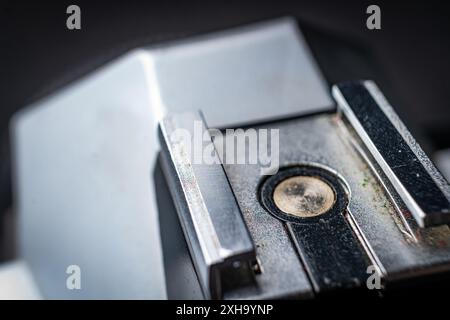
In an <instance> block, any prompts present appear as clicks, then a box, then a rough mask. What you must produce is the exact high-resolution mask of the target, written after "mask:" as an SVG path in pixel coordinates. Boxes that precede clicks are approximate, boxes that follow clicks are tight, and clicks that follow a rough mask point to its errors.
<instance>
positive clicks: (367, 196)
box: [225, 114, 450, 286]
mask: <svg viewBox="0 0 450 320" xmlns="http://www.w3.org/2000/svg"><path fill="white" fill-rule="evenodd" d="M257 128H258V127H257ZM259 128H266V129H270V128H278V129H279V130H280V143H279V145H280V166H286V165H292V164H298V163H311V162H313V163H318V164H322V165H326V166H328V167H330V168H332V169H334V170H336V171H337V172H338V173H339V174H341V175H342V177H343V178H344V179H345V181H346V182H347V183H348V186H349V188H350V192H351V196H350V203H349V213H350V216H351V217H352V218H353V221H352V222H354V229H359V231H360V232H361V234H359V238H360V240H361V241H363V242H364V245H365V249H366V252H368V253H369V257H370V258H371V260H372V263H374V264H376V265H377V266H378V268H379V270H380V272H382V274H383V275H384V277H385V279H386V280H388V281H389V280H394V279H399V278H404V277H409V276H414V275H420V274H426V273H430V272H434V271H437V270H448V269H450V229H449V227H448V226H446V225H445V226H441V227H433V228H428V229H420V228H417V225H414V221H411V217H409V216H408V215H407V212H406V211H405V215H406V218H403V217H402V216H401V215H400V214H399V212H400V211H401V210H405V207H404V205H403V204H402V203H401V201H400V200H399V198H398V197H397V196H396V195H395V193H393V192H394V191H393V190H392V189H389V191H390V192H391V195H392V196H389V194H388V193H387V191H386V190H387V189H385V188H384V187H383V184H382V183H380V181H379V180H378V176H377V174H374V172H375V171H372V170H371V169H370V167H369V166H368V165H367V163H366V162H365V160H363V157H362V155H361V154H360V153H359V152H358V146H357V142H356V140H355V137H354V136H353V134H352V133H351V132H350V131H348V130H347V127H345V125H344V123H343V122H342V120H341V119H340V118H338V116H336V115H330V114H323V115H316V116H310V117H305V118H298V119H294V120H289V121H281V122H275V123H271V124H268V125H264V126H261V127H259ZM225 169H226V172H227V174H228V178H229V181H230V183H231V185H232V188H233V190H234V192H235V195H236V198H237V200H238V203H239V205H240V207H241V210H242V212H243V215H244V218H245V220H246V222H247V224H248V226H249V229H250V232H251V234H252V236H253V238H254V240H255V243H256V244H257V254H258V255H259V254H265V252H264V248H261V246H267V245H272V244H273V243H274V242H281V243H283V246H285V248H286V251H285V252H281V253H277V254H275V255H274V256H273V257H270V258H268V260H267V261H266V263H267V265H265V263H264V262H262V268H263V270H264V269H267V271H268V272H273V271H275V270H278V269H282V268H283V267H284V265H285V264H286V263H295V262H293V261H292V260H294V259H293V257H294V256H295V254H294V253H293V250H292V249H291V244H290V240H289V238H288V236H287V232H286V230H285V229H284V228H282V227H281V224H280V222H279V221H278V220H276V219H275V218H273V217H272V216H271V215H270V214H269V213H268V212H266V211H265V209H264V208H263V207H262V206H261V205H260V203H259V202H258V201H257V189H258V184H259V182H260V179H261V178H262V177H261V176H259V172H260V170H259V169H260V167H259V165H250V166H249V165H246V166H244V165H225ZM374 170H377V168H376V167H374ZM392 198H394V199H396V201H397V202H398V204H397V206H395V204H394V202H393V201H392ZM285 258H286V259H288V260H290V261H289V262H288V261H284V260H283V259H285ZM295 259H297V257H295ZM291 276H292V277H294V278H295V276H296V275H292V274H291ZM281 285H283V284H280V286H281Z"/></svg>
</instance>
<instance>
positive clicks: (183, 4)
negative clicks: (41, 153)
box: [0, 0, 450, 215]
mask: <svg viewBox="0 0 450 320" xmlns="http://www.w3.org/2000/svg"><path fill="white" fill-rule="evenodd" d="M70 4H77V5H79V6H80V8H81V21H82V22H81V23H82V29H81V30H79V31H70V30H68V29H67V28H66V19H67V14H66V8H67V6H68V5H70ZM369 4H378V5H379V6H380V7H381V20H382V30H375V31H371V30H368V29H367V28H366V26H365V24H366V18H367V14H366V13H365V11H366V8H367V6H368V5H369ZM449 10H450V5H448V4H446V2H445V1H442V2H438V1H419V2H416V1H392V0H391V1H373V2H367V1H336V0H335V1H320V0H315V1H267V0H260V1H245V0H241V1H178V2H174V1H122V2H119V1H75V0H73V1H1V2H0V134H1V139H2V145H1V150H0V212H1V211H4V210H5V209H6V208H8V207H10V204H11V193H10V169H9V168H10V161H9V145H8V140H9V139H8V128H7V127H8V121H9V118H10V116H11V115H12V114H13V113H14V112H15V111H17V110H18V109H20V108H22V107H24V106H26V105H27V104H29V103H31V102H33V101H35V100H37V99H39V98H41V97H43V96H45V95H47V94H50V93H51V92H53V91H55V90H57V89H58V88H60V87H62V86H64V85H65V84H67V83H70V82H72V81H74V80H76V79H77V78H80V77H82V76H84V75H86V74H88V73H89V72H91V71H92V70H94V69H96V68H98V67H99V66H101V65H103V64H105V63H106V62H108V61H110V60H112V59H114V58H116V57H118V56H120V55H121V54H123V53H125V52H126V51H128V50H130V49H132V48H135V47H139V46H144V45H149V44H155V43H159V42H164V41H170V40H174V39H179V38H183V37H187V36H190V35H196V34H202V33H207V32H210V31H214V30H220V29H224V28H228V27H233V26H238V25H242V24H246V23H250V22H256V21H260V20H264V19H269V18H274V17H279V16H283V15H290V16H294V17H296V18H297V20H298V22H299V25H300V27H301V28H302V31H303V32H304V34H305V36H306V38H307V41H308V43H309V45H310V46H311V48H312V51H313V53H314V55H315V56H316V59H317V60H318V62H319V65H320V67H321V69H322V71H323V73H324V74H325V76H326V78H327V81H328V82H329V83H333V82H337V81H342V80H350V79H358V78H372V79H374V80H376V82H377V83H378V84H379V86H380V87H381V88H382V90H383V91H384V92H385V94H386V96H387V98H388V100H390V102H391V103H392V104H393V105H394V107H395V109H396V110H397V112H398V113H399V114H400V116H401V117H402V118H403V119H404V120H405V122H406V124H407V126H409V127H410V129H411V130H412V132H413V134H414V135H415V136H416V137H417V138H418V140H419V142H420V143H421V144H422V145H423V147H424V149H425V150H426V152H427V153H429V154H430V155H431V154H432V152H433V151H435V150H437V149H441V148H446V147H450V102H449V101H450V82H449V80H448V75H449V74H450V19H449V18H450V11H449ZM0 215H1V214H0Z"/></svg>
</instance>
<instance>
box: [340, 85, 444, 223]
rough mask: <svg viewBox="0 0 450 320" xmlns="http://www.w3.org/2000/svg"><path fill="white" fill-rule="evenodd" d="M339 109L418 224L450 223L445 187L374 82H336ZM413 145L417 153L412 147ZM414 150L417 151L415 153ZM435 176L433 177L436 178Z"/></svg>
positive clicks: (442, 180) (440, 177)
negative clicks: (338, 83)
mask: <svg viewBox="0 0 450 320" xmlns="http://www.w3.org/2000/svg"><path fill="white" fill-rule="evenodd" d="M333 95H334V97H335V99H336V101H337V102H338V108H339V110H340V111H341V112H342V113H343V115H344V116H345V118H346V119H347V120H348V121H349V123H350V124H351V126H352V127H353V128H354V130H355V131H356V133H357V134H358V135H359V137H360V138H361V141H362V142H363V144H364V146H365V147H366V148H367V150H368V151H369V152H370V153H371V155H372V156H373V157H374V159H375V160H376V161H377V163H378V164H379V166H380V167H381V168H382V170H383V172H384V174H385V175H386V176H387V177H388V179H389V182H390V183H391V184H392V185H393V186H394V188H395V190H396V191H397V193H398V194H399V195H400V197H401V198H402V200H403V201H404V203H405V204H406V205H407V207H408V209H409V211H410V212H411V214H412V215H413V216H414V218H415V219H416V220H417V222H418V224H419V225H420V226H421V227H426V226H427V227H428V226H432V225H441V224H446V223H449V222H450V200H449V199H450V197H448V194H447V195H446V194H445V193H444V192H445V191H444V188H445V189H447V190H448V189H449V186H448V183H446V182H445V181H444V179H443V178H442V176H440V174H439V173H438V171H437V170H436V168H435V167H434V165H433V164H432V163H431V162H430V161H429V160H428V158H427V157H426V156H425V154H424V153H423V151H422V150H421V148H420V147H419V146H418V145H417V143H416V142H415V141H414V139H413V138H412V137H411V135H410V134H409V132H408V131H407V129H406V127H405V126H404V125H403V123H402V122H401V121H400V120H399V119H398V117H397V116H396V115H395V113H394V112H393V111H392V107H391V106H389V104H388V103H387V102H386V100H385V98H384V97H383V95H382V94H381V92H380V91H379V90H378V88H377V87H376V85H375V84H374V83H373V82H367V81H366V82H356V83H347V84H342V85H336V86H334V87H333ZM414 150H415V151H416V152H414ZM416 153H417V154H416ZM435 178H436V179H435Z"/></svg>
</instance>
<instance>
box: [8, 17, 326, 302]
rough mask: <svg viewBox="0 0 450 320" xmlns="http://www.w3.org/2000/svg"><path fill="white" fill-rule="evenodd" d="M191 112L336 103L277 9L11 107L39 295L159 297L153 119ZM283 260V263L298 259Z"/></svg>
mask: <svg viewBox="0 0 450 320" xmlns="http://www.w3.org/2000/svg"><path fill="white" fill-rule="evenodd" d="M273 106H276V107H273ZM197 109H202V110H203V112H204V113H205V116H206V120H207V121H208V123H209V125H211V126H212V127H223V126H228V125H233V124H237V123H254V122H256V121H259V120H267V121H268V120H273V119H275V118H279V117H289V116H292V115H298V114H305V113H311V112H317V111H322V110H327V111H329V110H332V109H333V101H332V99H331V96H330V94H329V90H328V88H327V87H326V85H325V84H324V80H323V77H322V75H321V74H320V71H319V70H318V68H317V66H316V64H315V62H314V60H313V58H312V57H311V54H310V52H309V49H308V47H307V44H306V43H305V41H304V39H303V36H302V35H301V33H300V32H299V30H298V29H297V26H296V22H295V20H294V19H290V18H284V19H279V20H275V21H270V22H266V23H261V24H255V25H252V26H249V27H243V28H236V29H234V30H231V31H228V32H221V33H217V34H213V35H209V36H203V37H197V38H195V39H187V40H185V41H181V42H176V43H169V44H165V45H163V46H159V47H154V48H146V49H140V50H136V51H133V52H130V53H128V54H126V55H125V56H124V57H122V58H121V59H118V60H116V61H113V62H111V63H109V64H108V65H106V66H104V67H103V68H101V69H99V70H97V71H96V72H95V73H93V74H92V75H89V76H87V77H84V78H82V79H80V80H79V81H77V82H76V83H74V84H73V85H70V86H68V87H66V88H64V89H63V90H61V91H59V92H58V93H56V94H54V95H52V96H50V97H48V98H46V99H44V100H42V101H38V102H37V103H35V104H33V105H32V106H30V107H28V108H27V109H25V110H23V111H22V112H20V113H18V114H17V115H16V116H15V118H14V120H13V121H12V123H11V137H12V141H11V144H12V146H13V147H14V150H15V151H14V159H13V161H14V162H13V171H14V174H13V175H14V185H15V190H14V198H15V207H16V209H17V211H18V214H19V216H20V223H19V230H18V234H19V240H20V241H19V242H20V255H21V258H23V259H24V260H26V261H27V263H28V264H29V266H30V270H31V272H32V274H33V276H34V277H35V279H36V283H37V284H38V286H39V289H40V290H41V293H42V296H43V297H44V298H68V299H75V298H81V299H89V298H101V299H105V298H165V297H166V292H165V287H164V283H165V276H164V272H163V270H164V266H163V261H162V254H161V247H160V237H159V230H158V207H157V203H156V202H157V201H156V197H155V193H156V192H155V189H156V188H157V187H158V186H155V181H154V180H153V176H152V174H151V173H152V171H153V168H154V167H155V162H156V158H157V153H158V151H159V150H160V146H159V143H158V141H157V123H158V121H159V120H160V119H161V117H162V116H163V115H164V114H165V113H166V112H167V111H177V112H178V111H189V110H191V111H193V110H197ZM285 253H286V254H287V253H288V252H284V253H279V254H278V255H279V256H283V255H284V254H285ZM293 254H295V252H293ZM274 258H275V257H274ZM290 260H291V259H290V258H287V259H286V260H285V262H283V263H285V264H286V268H285V270H286V271H292V270H295V268H296V267H298V266H297V264H296V262H295V261H294V262H292V266H288V264H289V263H290V262H291V261H290ZM189 263H190V262H189ZM69 264H79V265H80V266H81V269H82V274H83V278H82V279H83V280H82V281H83V284H84V287H83V290H78V291H77V290H72V291H69V290H67V289H66V287H65V280H66V276H67V275H66V273H65V270H66V268H67V266H68V265H69ZM268 269H270V268H268ZM303 277H304V276H303V275H301V274H300V275H295V276H293V277H292V281H291V283H292V286H294V285H295V284H297V283H299V282H301V283H304V281H305V280H304V278H303ZM261 278H262V279H267V277H266V276H262V277H261ZM297 279H300V280H298V281H297ZM264 281H265V280H264ZM285 281H286V282H289V279H286V280H285ZM269 284H270V285H272V284H271V283H269V282H267V286H269ZM304 287H305V288H307V284H305V285H304ZM273 288H274V292H279V291H277V284H275V285H274V287H273Z"/></svg>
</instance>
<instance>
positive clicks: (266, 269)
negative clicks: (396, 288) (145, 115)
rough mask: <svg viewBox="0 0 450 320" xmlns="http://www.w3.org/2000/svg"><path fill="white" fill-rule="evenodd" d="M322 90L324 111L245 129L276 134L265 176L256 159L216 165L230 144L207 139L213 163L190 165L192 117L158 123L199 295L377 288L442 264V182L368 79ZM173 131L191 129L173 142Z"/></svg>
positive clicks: (447, 245)
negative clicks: (330, 100)
mask: <svg viewBox="0 0 450 320" xmlns="http://www.w3.org/2000/svg"><path fill="white" fill-rule="evenodd" d="M332 93H333V97H334V99H335V101H336V110H335V111H334V112H319V113H315V114H309V115H305V116H300V117H295V118H292V119H288V120H282V121H273V122H270V123H263V124H259V125H254V126H252V128H256V129H277V130H278V133H279V150H276V151H277V152H278V155H279V170H278V171H277V172H276V173H274V174H271V175H262V174H261V172H262V171H261V164H227V163H226V161H224V160H225V158H226V156H227V154H226V153H227V152H229V151H230V150H231V151H233V149H232V148H223V147H222V145H223V141H219V140H220V139H217V138H214V139H212V140H210V142H211V143H212V144H213V145H215V146H216V147H217V146H218V145H219V146H220V148H219V149H220V150H221V151H220V152H218V151H217V149H216V150H214V149H211V150H209V151H208V153H209V154H211V153H212V154H213V156H215V157H217V161H216V162H214V163H213V164H212V162H211V161H210V162H209V163H203V164H202V163H200V162H198V161H197V162H195V161H194V160H193V156H192V154H191V152H190V151H189V150H188V149H189V148H191V145H193V144H195V143H196V142H195V141H194V140H195V138H194V135H195V134H194V123H195V122H196V121H197V122H198V121H202V117H201V116H200V115H196V114H192V113H190V114H172V115H168V116H166V117H165V118H164V119H163V120H162V122H161V123H160V133H161V134H160V139H161V145H162V146H163V149H162V152H161V162H162V168H163V171H164V173H165V178H166V179H167V184H168V186H169V189H170V193H171V195H172V198H173V202H174V206H175V208H176V211H177V212H178V219H179V222H180V225H181V228H182V230H183V234H184V238H185V239H186V243H187V247H188V249H189V254H190V257H191V259H192V264H193V266H194V269H195V273H196V278H197V279H198V282H199V285H200V287H201V289H202V290H201V291H202V294H203V295H204V297H205V298H213V299H218V298H219V299H236V298H239V299H241V298H245V299H247V298H293V297H299V298H307V297H308V298H309V297H313V296H316V295H319V296H320V295H322V294H327V293H332V292H340V291H346V290H350V289H360V290H361V289H366V290H368V289H374V287H373V286H372V287H371V285H375V286H376V284H375V283H372V284H371V283H370V280H371V279H369V277H370V275H371V274H372V273H373V274H374V275H375V276H378V277H380V284H379V286H381V287H378V288H375V289H380V290H382V289H386V288H388V287H389V285H390V284H391V283H393V284H395V283H396V282H399V281H401V280H405V279H414V278H417V277H419V276H425V275H430V274H434V273H437V272H440V271H445V270H448V268H449V267H450V230H449V227H448V225H447V223H448V222H449V221H450V220H449V219H450V204H449V185H448V183H447V182H446V181H445V180H444V178H443V177H442V176H441V175H440V174H439V172H438V171H437V170H436V168H435V167H434V166H433V164H432V163H431V162H430V160H429V159H428V158H427V156H426V155H425V154H424V152H423V151H422V149H421V148H420V147H419V146H418V145H417V143H416V142H415V140H414V139H413V138H412V136H411V135H410V133H409V131H408V130H407V129H406V127H405V126H404V125H403V123H402V122H401V121H400V119H399V118H398V116H397V115H396V113H395V112H394V111H393V109H392V107H391V106H390V105H389V104H388V102H387V101H386V99H385V98H384V96H383V94H382V93H381V92H380V90H379V89H378V87H377V86H376V85H375V83H374V82H372V81H356V82H349V83H343V84H337V85H335V86H333V89H332ZM202 123H203V126H204V129H206V124H204V122H202ZM179 129H183V130H186V131H185V132H191V133H192V135H191V136H190V135H185V136H184V137H183V138H180V137H178V138H177V134H175V133H176V132H177V130H179ZM205 132H206V133H207V131H205ZM239 135H245V131H240V132H239V133H237V134H236V136H237V137H238V136H239ZM189 137H192V139H191V140H189ZM241 138H243V137H241ZM210 139H211V137H210ZM244 139H245V138H244ZM272 144H273V141H272ZM269 148H270V146H269ZM225 149H226V151H225V152H224V154H222V150H225ZM246 154H247V155H248V150H247V152H246ZM219 158H220V159H219ZM165 252H170V250H169V249H166V250H165ZM178 267H180V271H172V272H177V273H183V274H186V271H181V268H182V267H183V266H182V265H181V264H180V265H178ZM368 280H369V281H368ZM177 284H178V286H193V284H192V283H190V282H186V281H185V282H183V281H181V280H180V279H177ZM180 291H181V290H180ZM180 291H179V292H180Z"/></svg>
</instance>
